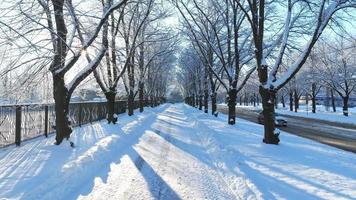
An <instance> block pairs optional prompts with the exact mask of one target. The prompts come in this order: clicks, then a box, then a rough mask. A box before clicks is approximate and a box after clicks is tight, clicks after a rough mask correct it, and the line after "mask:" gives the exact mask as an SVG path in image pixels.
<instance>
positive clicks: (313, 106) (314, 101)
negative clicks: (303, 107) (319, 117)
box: [311, 95, 316, 113]
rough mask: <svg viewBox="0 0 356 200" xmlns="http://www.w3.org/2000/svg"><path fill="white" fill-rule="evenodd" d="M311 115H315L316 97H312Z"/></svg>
mask: <svg viewBox="0 0 356 200" xmlns="http://www.w3.org/2000/svg"><path fill="white" fill-rule="evenodd" d="M311 101H312V113H315V112H316V96H314V95H313V96H312V99H311Z"/></svg>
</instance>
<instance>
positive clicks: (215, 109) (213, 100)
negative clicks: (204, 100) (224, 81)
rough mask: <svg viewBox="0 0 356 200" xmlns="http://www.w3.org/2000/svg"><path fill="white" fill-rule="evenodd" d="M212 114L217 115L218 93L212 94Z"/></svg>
mask: <svg viewBox="0 0 356 200" xmlns="http://www.w3.org/2000/svg"><path fill="white" fill-rule="evenodd" d="M211 114H212V115H214V116H215V117H217V106H216V93H213V94H212V95H211Z"/></svg>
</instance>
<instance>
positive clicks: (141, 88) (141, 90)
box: [138, 82, 145, 112]
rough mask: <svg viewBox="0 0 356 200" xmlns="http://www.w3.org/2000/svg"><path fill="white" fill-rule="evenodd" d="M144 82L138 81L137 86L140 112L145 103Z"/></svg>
mask: <svg viewBox="0 0 356 200" xmlns="http://www.w3.org/2000/svg"><path fill="white" fill-rule="evenodd" d="M144 87H145V85H144V83H143V82H140V83H139V88H138V97H139V106H140V112H143V110H144V106H145V103H144V94H143V93H144Z"/></svg>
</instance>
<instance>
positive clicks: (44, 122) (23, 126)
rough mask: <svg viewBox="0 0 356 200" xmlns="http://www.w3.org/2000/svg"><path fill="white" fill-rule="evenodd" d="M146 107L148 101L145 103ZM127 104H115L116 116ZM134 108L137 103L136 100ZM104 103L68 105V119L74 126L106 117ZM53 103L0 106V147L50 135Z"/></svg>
mask: <svg viewBox="0 0 356 200" xmlns="http://www.w3.org/2000/svg"><path fill="white" fill-rule="evenodd" d="M144 105H145V106H147V105H148V101H145V102H144ZM126 107H127V101H116V102H115V113H116V114H121V113H125V112H126ZM134 107H135V109H136V108H138V107H139V102H138V101H135V103H134ZM106 109H107V104H106V102H78V103H71V104H70V105H69V119H70V121H71V124H72V126H73V127H75V126H81V125H83V124H87V123H92V122H94V121H98V120H102V119H105V118H106V114H107V113H106ZM54 126H55V111H54V104H27V105H6V106H0V148H2V147H5V146H8V145H11V144H14V143H15V144H17V145H20V143H21V141H24V140H28V139H32V138H35V137H39V136H43V135H44V136H46V137H47V136H48V134H50V133H53V132H54V129H53V127H54Z"/></svg>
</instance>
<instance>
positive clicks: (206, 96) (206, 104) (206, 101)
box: [204, 89, 209, 113]
mask: <svg viewBox="0 0 356 200" xmlns="http://www.w3.org/2000/svg"><path fill="white" fill-rule="evenodd" d="M204 112H205V113H208V112H209V91H208V90H207V89H206V90H205V91H204Z"/></svg>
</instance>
